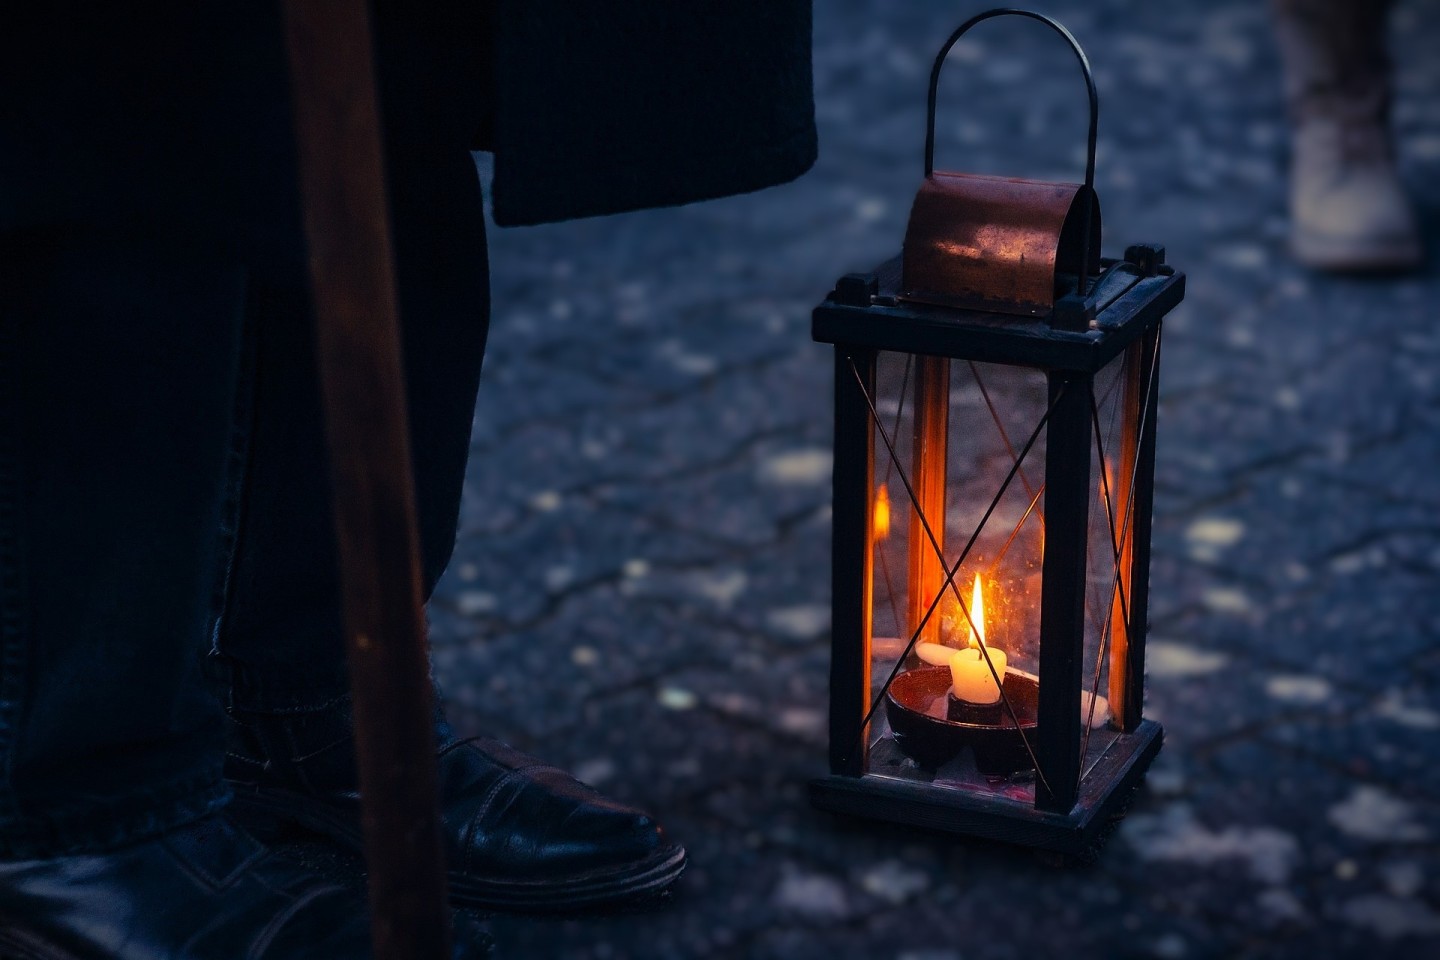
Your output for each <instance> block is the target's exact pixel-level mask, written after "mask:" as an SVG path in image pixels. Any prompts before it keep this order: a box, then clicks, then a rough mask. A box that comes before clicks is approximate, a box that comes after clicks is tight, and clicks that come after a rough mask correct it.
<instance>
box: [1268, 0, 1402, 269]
mask: <svg viewBox="0 0 1440 960" xmlns="http://www.w3.org/2000/svg"><path fill="white" fill-rule="evenodd" d="M1273 3H1274V11H1275V29H1276V36H1277V38H1278V40H1279V45H1280V53H1281V59H1282V62H1283V65H1284V71H1285V96H1286V103H1287V109H1288V112H1289V116H1290V128H1291V143H1290V147H1291V163H1290V177H1291V180H1290V216H1291V249H1292V252H1293V253H1294V254H1295V256H1296V258H1297V259H1299V260H1300V261H1301V262H1302V263H1304V264H1306V265H1308V266H1313V267H1317V268H1320V269H1335V270H1365V269H1402V268H1407V267H1413V266H1416V265H1418V264H1419V262H1420V260H1421V246H1420V240H1419V232H1418V229H1417V227H1416V224H1415V218H1414V214H1413V213H1412V211H1411V209H1410V205H1409V203H1408V201H1407V200H1406V197H1405V194H1404V190H1403V188H1402V187H1401V184H1400V180H1399V175H1398V172H1397V170H1396V166H1395V155H1394V149H1393V147H1392V143H1391V134H1390V128H1389V112H1390V97H1391V83H1390V61H1389V57H1388V54H1387V52H1386V42H1385V25H1386V16H1387V13H1388V11H1389V9H1390V7H1391V3H1390V2H1389V0H1375V2H1369V0H1273Z"/></svg>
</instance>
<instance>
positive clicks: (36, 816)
mask: <svg viewBox="0 0 1440 960" xmlns="http://www.w3.org/2000/svg"><path fill="white" fill-rule="evenodd" d="M0 261H3V267H0V269H3V271H4V280H3V281H0V298H3V307H0V313H3V317H0V322H3V324H4V334H3V338H4V339H3V343H4V348H3V349H4V351H5V354H6V368H7V369H6V370H5V372H4V374H3V376H0V383H3V390H4V392H5V398H4V405H5V420H4V423H3V430H4V436H5V442H6V449H5V450H4V453H3V455H4V472H3V475H0V483H3V485H4V489H3V494H0V497H3V499H0V510H3V511H4V515H3V518H0V536H3V538H4V542H3V548H0V549H3V554H0V563H3V566H4V571H5V577H4V581H3V584H0V589H3V594H0V610H3V621H0V778H3V779H0V847H4V848H5V849H7V850H8V851H9V852H10V853H11V854H12V855H14V854H24V853H37V852H39V853H44V852H57V851H63V850H66V849H69V848H71V847H87V848H89V847H97V846H106V845H110V844H115V843H118V842H121V841H124V840H129V839H133V838H135V837H137V836H143V835H147V834H151V833H154V832H158V831H161V830H164V829H166V828H167V827H169V826H173V825H174V824H177V823H180V822H183V821H184V820H186V819H193V818H195V817H199V816H201V815H203V814H205V813H207V812H209V811H211V810H213V809H215V808H216V807H217V806H219V805H220V804H221V803H222V802H223V800H224V797H225V788H224V785H223V781H222V779H221V763H222V743H223V740H222V718H221V713H220V710H219V707H218V706H217V704H215V702H214V700H213V698H212V697H210V695H209V694H208V692H207V691H206V689H205V687H204V685H203V683H202V681H201V676H200V661H201V656H202V654H203V651H204V647H203V637H204V636H205V632H206V629H207V626H208V623H209V619H210V616H211V608H210V600H211V586H212V583H213V579H214V572H215V562H216V557H217V555H218V551H217V549H216V546H217V544H216V539H215V529H216V521H217V519H218V517H219V513H220V506H221V500H222V495H223V490H224V462H225V453H226V438H227V435H228V426H227V425H228V423H229V420H230V416H231V413H232V405H233V398H234V387H235V368H236V357H237V355H238V351H237V344H238V342H239V334H240V324H241V304H242V302H243V299H242V298H243V294H244V273H243V271H242V270H241V269H240V268H239V267H237V266H235V265H234V264H226V263H223V262H220V261H218V260H217V261H213V262H207V261H206V260H205V259H203V258H201V257H197V256H195V255H193V254H188V253H181V252H179V251H178V250H174V249H164V248H162V247H149V248H144V247H141V246H140V245H139V244H135V243H129V244H125V245H123V246H122V245H121V243H120V242H118V241H89V242H87V241H77V240H50V241H48V242H47V241H44V240H39V239H35V238H28V237H27V238H18V237H17V238H12V239H11V240H10V241H9V242H8V243H6V244H5V249H4V251H3V255H0Z"/></svg>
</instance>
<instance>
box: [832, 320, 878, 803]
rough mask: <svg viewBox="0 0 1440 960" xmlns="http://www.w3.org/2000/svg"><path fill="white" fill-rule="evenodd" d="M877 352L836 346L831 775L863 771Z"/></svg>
mask: <svg viewBox="0 0 1440 960" xmlns="http://www.w3.org/2000/svg"><path fill="white" fill-rule="evenodd" d="M875 358H876V352H875V351H874V350H872V349H869V348H864V347H854V346H849V345H845V344H837V345H836V346H835V452H834V455H835V463H834V486H833V490H834V501H833V505H832V513H833V540H832V544H831V575H830V590H831V593H830V597H831V600H830V604H831V621H830V623H831V649H830V772H831V773H832V774H834V775H836V776H849V777H858V776H860V775H861V774H863V773H864V772H865V755H866V752H867V744H866V743H865V736H864V729H863V725H864V722H865V716H866V713H867V711H868V709H869V705H870V704H869V698H870V630H871V611H872V603H873V596H874V590H873V584H874V579H873V573H874V571H873V549H872V544H873V539H872V523H871V516H870V510H871V501H872V499H873V490H872V487H873V485H874V475H875V433H874V430H873V429H872V428H871V425H870V400H869V398H870V397H871V396H874V393H875Z"/></svg>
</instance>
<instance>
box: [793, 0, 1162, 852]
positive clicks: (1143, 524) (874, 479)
mask: <svg viewBox="0 0 1440 960" xmlns="http://www.w3.org/2000/svg"><path fill="white" fill-rule="evenodd" d="M1002 13H1011V14H1016V15H1019V16H1024V17H1029V18H1030V19H1033V20H1038V21H1040V22H1042V23H1044V24H1046V25H1047V26H1049V27H1050V28H1052V29H1053V30H1054V31H1055V32H1057V33H1059V34H1060V35H1061V36H1062V37H1064V38H1065V40H1067V41H1068V42H1069V43H1070V45H1071V47H1072V48H1073V50H1074V52H1075V54H1076V56H1077V58H1078V60H1079V62H1080V64H1081V67H1082V69H1083V71H1084V75H1085V80H1086V83H1087V86H1088V90H1089V95H1090V105H1091V116H1090V127H1089V156H1088V162H1087V166H1086V172H1085V182H1084V184H1055V183H1041V182H1037V181H1028V180H1005V179H1001V178H997V177H982V176H972V175H964V174H951V173H935V172H934V170H933V153H934V126H935V94H936V87H937V82H938V79H939V73H940V68H941V65H942V64H943V62H944V59H945V55H946V54H947V53H948V52H949V50H950V48H951V47H952V46H953V45H954V43H955V41H956V40H958V39H959V38H960V36H961V35H962V34H963V33H965V32H966V31H967V30H968V29H969V28H970V27H971V26H973V25H974V24H976V23H978V22H980V21H982V20H986V19H989V18H991V17H994V16H998V15H1000V14H1002ZM928 123H929V129H928V130H927V142H926V151H925V156H926V163H925V179H924V181H923V182H922V185H921V187H920V190H919V193H918V195H917V197H916V200H915V205H914V208H913V209H912V211H911V216H910V224H909V227H908V229H907V232H906V237H905V244H904V248H903V251H902V254H901V256H899V257H897V258H896V259H894V260H891V261H889V262H887V263H885V264H883V265H881V266H880V267H879V268H878V269H877V270H876V271H875V272H874V273H872V274H851V275H848V276H846V277H844V278H842V279H841V280H840V282H839V283H838V284H837V286H836V288H835V290H834V291H833V292H832V293H831V294H830V296H829V297H828V298H827V299H826V300H825V302H824V303H822V304H820V306H818V307H817V308H816V309H815V314H814V328H813V329H814V336H815V339H816V340H818V341H821V342H825V343H831V344H834V346H835V404H836V406H835V491H834V525H835V530H834V572H833V579H832V583H833V594H834V595H833V603H834V617H833V630H834V637H833V653H832V663H831V719H830V737H831V744H830V764H831V776H829V777H826V778H823V779H821V780H817V781H815V782H814V784H812V798H813V800H814V802H815V803H816V804H817V805H818V806H820V807H823V808H825V809H829V810H833V811H837V812H842V813H848V814H858V815H862V816H870V817H877V818H882V819H887V820H895V821H900V822H904V823H911V824H917V825H923V826H927V827H936V828H940V829H946V830H951V831H955V832H959V833H969V834H975V835H980V836H985V837H991V838H996V839H1005V840H1011V841H1015V842H1019V843H1025V844H1032V845H1039V846H1047V847H1052V848H1056V849H1061V850H1069V851H1079V850H1081V849H1083V848H1086V847H1088V846H1089V845H1091V844H1092V843H1094V842H1095V840H1096V839H1097V837H1098V836H1099V834H1100V831H1101V829H1102V827H1103V826H1104V824H1105V822H1106V820H1107V819H1108V818H1109V817H1110V816H1111V815H1113V814H1114V813H1115V812H1116V811H1118V810H1120V809H1122V807H1123V804H1124V802H1125V800H1126V798H1127V796H1128V795H1129V793H1130V792H1131V791H1132V790H1133V789H1134V787H1136V786H1137V785H1138V783H1139V781H1140V778H1141V776H1142V775H1143V773H1144V770H1145V768H1146V767H1147V766H1148V765H1149V763H1150V761H1151V760H1152V759H1153V758H1154V756H1155V754H1156V753H1157V752H1158V751H1159V749H1160V743H1161V737H1162V733H1161V729H1160V726H1159V724H1157V723H1155V722H1153V721H1150V720H1146V719H1144V718H1143V716H1142V712H1141V708H1142V705H1143V703H1142V701H1143V690H1144V654H1145V626H1146V616H1147V610H1148V587H1149V569H1148V568H1149V558H1150V513H1151V504H1152V499H1153V474H1154V457H1155V406H1156V400H1155V398H1156V394H1157V383H1158V372H1159V356H1160V328H1161V320H1162V318H1163V317H1164V315H1165V314H1166V313H1168V312H1169V311H1170V310H1171V309H1172V308H1173V307H1174V306H1175V305H1176V304H1177V303H1179V302H1180V300H1181V298H1182V296H1183V293H1184V277H1183V275H1181V274H1178V273H1176V272H1175V271H1174V270H1172V269H1171V268H1170V267H1168V266H1166V265H1165V263H1164V250H1163V248H1161V247H1159V246H1155V245H1137V246H1132V247H1130V248H1128V249H1127V250H1126V251H1125V255H1124V256H1123V257H1122V258H1120V259H1114V260H1110V259H1101V258H1100V257H1099V247H1100V238H1101V232H1100V210H1099V204H1098V201H1097V200H1096V198H1095V193H1094V189H1093V184H1094V165H1095V135H1096V127H1097V97H1096V93H1095V86H1094V83H1093V81H1092V80H1091V77H1090V69H1089V64H1088V62H1087V61H1086V59H1085V55H1084V53H1083V52H1082V51H1081V50H1080V48H1079V46H1078V44H1076V42H1075V40H1074V38H1073V37H1072V36H1071V35H1070V34H1069V33H1068V31H1066V30H1065V29H1064V28H1063V27H1061V26H1060V25H1059V24H1057V23H1055V22H1054V21H1053V20H1050V19H1049V18H1046V17H1043V16H1040V15H1038V14H1031V13H1025V12H1021V11H991V12H990V13H986V14H981V15H980V16H977V17H975V18H973V19H972V20H970V21H968V22H967V23H965V24H964V25H963V26H961V27H960V28H959V29H958V30H957V31H956V32H955V33H954V34H953V35H952V36H951V37H950V40H949V41H948V42H947V43H946V44H945V46H944V47H943V48H942V49H941V51H940V55H939V57H937V59H936V61H935V67H934V70H933V71H932V73H931V78H930V106H929V116H928ZM882 411H883V412H882ZM892 490H893V491H895V499H894V501H893V503H892V500H891V491H892ZM900 491H903V496H902V495H901V492H900ZM877 567H878V568H879V573H880V576H879V577H877V576H875V573H876V568H877ZM967 586H968V587H969V589H968V590H967V589H965V588H966V587H967Z"/></svg>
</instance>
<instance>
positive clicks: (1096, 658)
mask: <svg viewBox="0 0 1440 960" xmlns="http://www.w3.org/2000/svg"><path fill="white" fill-rule="evenodd" d="M1141 354H1142V350H1141V346H1140V345H1139V344H1136V345H1134V346H1132V347H1130V348H1129V349H1128V350H1127V351H1126V352H1125V353H1123V354H1121V356H1119V357H1117V358H1116V359H1115V360H1114V361H1112V362H1111V363H1110V364H1108V365H1107V366H1106V367H1105V368H1104V369H1103V370H1101V371H1100V373H1098V374H1097V375H1096V377H1095V381H1094V391H1093V399H1094V403H1093V406H1092V430H1091V434H1092V435H1091V452H1090V511H1089V537H1088V542H1087V548H1088V549H1087V555H1086V590H1085V644H1084V664H1085V686H1084V689H1083V690H1082V691H1081V694H1080V710H1081V723H1082V732H1081V766H1080V770H1081V777H1082V779H1083V778H1084V777H1085V776H1087V775H1088V774H1090V773H1092V772H1094V770H1095V769H1096V767H1097V764H1099V763H1100V761H1102V760H1103V759H1104V758H1105V756H1106V753H1107V751H1108V750H1109V749H1111V748H1112V747H1114V746H1115V744H1116V741H1117V734H1118V730H1117V726H1116V723H1117V720H1116V716H1117V714H1118V711H1120V710H1121V709H1122V703H1121V702H1122V701H1123V697H1124V693H1123V680H1124V666H1123V662H1124V651H1125V648H1126V644H1127V643H1128V640H1129V634H1130V629H1129V623H1130V614H1129V608H1130V596H1131V591H1130V576H1129V561H1130V552H1131V547H1132V545H1133V532H1134V523H1135V500H1134V495H1133V483H1132V481H1133V477H1134V473H1135V468H1136V460H1135V457H1136V438H1137V434H1138V431H1139V429H1140V417H1141V415H1142V410H1141V398H1140V397H1139V395H1138V394H1139V387H1140V376H1139V374H1140V373H1141V371H1140V368H1139V365H1140V362H1141Z"/></svg>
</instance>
